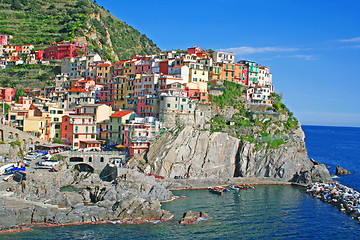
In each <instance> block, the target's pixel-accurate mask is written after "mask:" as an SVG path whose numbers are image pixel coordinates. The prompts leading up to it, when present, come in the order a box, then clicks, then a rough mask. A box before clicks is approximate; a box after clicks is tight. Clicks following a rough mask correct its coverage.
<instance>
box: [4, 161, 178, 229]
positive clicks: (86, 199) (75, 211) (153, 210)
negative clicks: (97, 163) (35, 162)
mask: <svg viewBox="0 0 360 240" xmlns="http://www.w3.org/2000/svg"><path fill="white" fill-rule="evenodd" d="M1 181H2V180H1ZM172 199H174V196H173V194H172V193H171V192H170V191H169V190H167V189H166V188H165V187H163V186H162V185H161V184H160V183H158V182H157V181H156V180H155V178H154V177H152V176H146V175H145V174H143V173H139V172H137V171H136V170H132V169H123V174H122V175H121V177H120V178H118V179H117V180H116V181H113V182H106V181H102V180H101V179H100V177H99V175H98V174H94V173H93V174H88V173H79V172H76V171H71V170H70V169H67V167H66V166H63V169H60V170H59V171H58V172H49V171H48V170H43V169H42V170H31V169H29V171H27V179H26V181H25V182H23V184H20V183H18V182H15V181H12V182H1V183H0V230H2V231H9V230H12V229H23V228H24V229H26V230H28V227H29V226H36V225H40V226H67V225H74V224H93V223H108V222H114V221H118V222H119V221H120V222H122V223H142V222H154V221H167V220H170V219H172V218H173V215H172V214H171V213H170V212H168V211H165V210H163V209H161V201H170V200H172Z"/></svg>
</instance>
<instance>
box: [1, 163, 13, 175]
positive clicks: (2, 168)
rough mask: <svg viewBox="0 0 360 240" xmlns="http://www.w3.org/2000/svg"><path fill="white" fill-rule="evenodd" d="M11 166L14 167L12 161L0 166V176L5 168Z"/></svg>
mask: <svg viewBox="0 0 360 240" xmlns="http://www.w3.org/2000/svg"><path fill="white" fill-rule="evenodd" d="M11 167H14V163H9V164H6V165H4V166H2V167H0V176H1V175H3V174H4V173H5V172H6V170H7V169H10V168H11Z"/></svg>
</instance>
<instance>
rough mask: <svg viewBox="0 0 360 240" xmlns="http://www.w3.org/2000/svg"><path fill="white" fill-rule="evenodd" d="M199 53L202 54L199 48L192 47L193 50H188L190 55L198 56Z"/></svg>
mask: <svg viewBox="0 0 360 240" xmlns="http://www.w3.org/2000/svg"><path fill="white" fill-rule="evenodd" d="M199 52H201V48H199V47H192V48H188V50H187V53H188V54H197V53H199Z"/></svg>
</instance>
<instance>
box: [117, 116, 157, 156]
mask: <svg viewBox="0 0 360 240" xmlns="http://www.w3.org/2000/svg"><path fill="white" fill-rule="evenodd" d="M159 135H160V122H159V121H155V118H153V117H147V118H135V119H134V120H131V121H130V123H127V124H125V125H124V130H123V143H124V146H125V147H127V148H128V150H129V154H130V157H133V156H134V155H138V154H141V153H142V152H144V151H146V150H147V149H148V148H149V146H150V143H151V142H152V141H154V140H155V139H156V137H158V136H159Z"/></svg>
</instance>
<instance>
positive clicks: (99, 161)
mask: <svg viewBox="0 0 360 240" xmlns="http://www.w3.org/2000/svg"><path fill="white" fill-rule="evenodd" d="M60 154H61V155H62V156H64V157H65V159H64V160H65V161H66V163H67V164H69V165H71V166H75V165H78V164H82V163H83V164H88V165H90V166H92V167H93V168H94V171H97V172H99V171H102V170H103V169H104V168H105V166H106V165H107V164H108V163H109V162H110V163H111V162H112V161H113V160H115V159H122V160H123V161H124V162H125V159H126V157H125V154H124V153H122V152H73V151H66V152H62V153H60Z"/></svg>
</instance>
